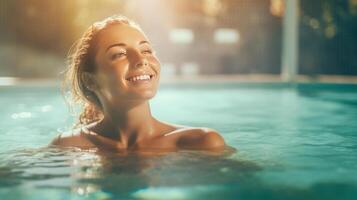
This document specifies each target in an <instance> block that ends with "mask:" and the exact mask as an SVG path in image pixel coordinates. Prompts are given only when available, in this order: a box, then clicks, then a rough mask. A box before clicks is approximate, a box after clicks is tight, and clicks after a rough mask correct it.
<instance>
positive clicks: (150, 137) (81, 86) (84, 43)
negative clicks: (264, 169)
mask: <svg viewBox="0 0 357 200" xmlns="http://www.w3.org/2000/svg"><path fill="white" fill-rule="evenodd" d="M70 59H71V60H70V65H69V69H68V71H67V82H66V83H67V86H69V87H70V92H71V95H72V97H73V100H74V101H75V102H77V103H78V102H79V103H81V104H82V105H83V112H82V114H81V115H80V117H79V123H78V124H77V125H78V126H80V127H81V128H80V129H78V130H75V131H73V132H71V133H62V134H60V135H59V136H58V137H57V138H55V139H54V140H53V141H52V143H51V144H53V145H58V146H66V147H79V148H92V147H96V148H99V149H112V150H118V151H140V150H148V149H155V150H179V149H197V150H218V149H224V147H225V142H224V140H223V138H222V137H221V136H220V135H219V133H217V132H216V131H215V130H213V129H209V128H194V127H185V126H180V125H174V124H169V123H165V122H162V121H159V120H157V119H155V118H154V117H153V116H152V115H151V112H150V107H149V103H148V101H149V99H151V98H153V97H154V96H155V94H156V91H157V88H158V84H159V77H160V63H159V60H158V59H157V57H156V55H155V53H154V51H153V49H152V46H151V43H150V42H149V40H148V39H147V37H146V36H145V34H144V33H143V31H142V30H141V28H140V27H139V26H138V25H137V24H136V23H134V22H133V21H131V20H129V19H128V18H126V17H124V16H113V17H110V18H107V19H104V20H103V21H100V22H97V23H94V24H93V25H92V26H91V27H90V28H89V29H88V30H87V31H86V32H85V33H84V35H83V36H82V38H81V39H80V41H79V43H78V44H77V46H76V49H75V52H74V53H73V54H72V56H71V57H70Z"/></svg>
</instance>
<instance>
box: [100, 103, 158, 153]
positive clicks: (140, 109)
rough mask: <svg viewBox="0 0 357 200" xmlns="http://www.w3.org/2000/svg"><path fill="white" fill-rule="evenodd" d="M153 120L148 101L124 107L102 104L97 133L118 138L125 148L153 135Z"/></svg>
mask: <svg viewBox="0 0 357 200" xmlns="http://www.w3.org/2000/svg"><path fill="white" fill-rule="evenodd" d="M154 122H155V119H154V118H153V117H152V115H151V111H150V106H149V103H148V101H144V102H140V103H135V104H131V106H125V107H123V106H121V107H117V106H104V118H103V120H102V121H101V122H99V124H98V126H97V127H98V130H97V133H98V134H100V135H102V136H105V137H108V138H111V139H114V140H118V142H119V143H120V144H121V145H122V146H123V147H124V148H125V147H129V146H132V145H133V144H135V143H137V142H138V141H140V140H142V139H144V138H149V137H152V136H154V135H153V134H154Z"/></svg>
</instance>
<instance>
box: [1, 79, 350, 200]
mask: <svg viewBox="0 0 357 200" xmlns="http://www.w3.org/2000/svg"><path fill="white" fill-rule="evenodd" d="M202 99H203V100H202ZM0 103H1V108H0V116H1V121H0V133H1V134H0V199H16V200H21V199H26V200H31V199H36V200H38V199H165V200H166V199H205V200H206V199H357V123H356V119H357V85H338V84H300V85H284V84H233V83H232V84H223V83H222V84H202V85H189V84H181V85H166V86H162V87H161V88H160V90H159V92H158V94H157V96H156V97H155V98H154V99H153V100H152V101H151V106H152V113H153V115H154V116H155V117H157V118H158V119H161V120H164V121H168V122H173V123H177V124H185V125H191V126H207V127H212V128H215V129H217V130H219V131H220V132H221V133H222V135H223V137H224V138H225V140H226V141H227V143H228V145H230V146H232V147H235V148H236V149H238V151H237V152H235V153H233V154H228V153H227V154H224V155H212V154H209V153H205V152H191V151H182V152H172V153H167V154H162V155H158V154H155V155H151V154H149V153H148V154H144V155H138V154H129V155H118V154H114V153H112V154H110V153H106V154H103V153H100V152H96V151H94V150H93V151H80V150H78V149H70V148H68V149H56V148H46V147H45V146H46V144H47V143H48V142H49V141H50V140H51V138H53V137H54V135H56V131H57V130H59V131H62V130H65V129H66V127H69V125H70V124H71V121H72V117H71V116H70V115H69V113H68V109H67V108H66V105H65V104H64V102H63V99H62V97H61V96H60V92H59V90H58V88H57V87H30V86H28V87H0Z"/></svg>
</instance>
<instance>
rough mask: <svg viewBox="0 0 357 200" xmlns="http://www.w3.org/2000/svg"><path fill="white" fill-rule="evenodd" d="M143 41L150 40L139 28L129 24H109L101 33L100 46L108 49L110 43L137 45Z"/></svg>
mask: <svg viewBox="0 0 357 200" xmlns="http://www.w3.org/2000/svg"><path fill="white" fill-rule="evenodd" d="M142 41H148V39H147V37H146V36H145V35H144V33H142V32H141V31H140V30H138V29H137V28H135V27H133V26H130V25H127V24H116V25H111V26H109V27H108V28H106V29H104V30H103V31H102V32H101V33H100V34H99V38H98V45H99V48H105V49H106V48H107V47H109V46H110V45H113V44H119V43H122V44H125V45H127V46H136V45H139V44H140V42H142Z"/></svg>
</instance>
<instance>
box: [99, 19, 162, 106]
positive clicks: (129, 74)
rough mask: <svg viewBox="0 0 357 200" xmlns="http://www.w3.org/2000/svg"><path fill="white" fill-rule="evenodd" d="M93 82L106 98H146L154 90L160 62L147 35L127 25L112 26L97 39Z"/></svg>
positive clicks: (151, 94) (151, 95)
mask: <svg viewBox="0 0 357 200" xmlns="http://www.w3.org/2000/svg"><path fill="white" fill-rule="evenodd" d="M95 60H96V73H95V82H96V84H97V85H98V89H97V91H96V92H97V93H99V95H102V96H104V97H105V98H106V99H107V100H110V101H112V100H120V101H123V100H145V99H150V98H152V97H153V96H154V95H155V94H156V91H157V87H158V82H159V77H160V63H159V60H158V59H157V57H156V55H155V52H154V50H153V49H152V46H151V44H150V42H149V40H148V39H147V38H146V36H145V35H144V34H143V33H142V32H141V31H139V30H138V29H136V28H134V27H132V26H129V25H126V24H117V25H111V26H109V27H108V28H106V29H105V30H103V31H102V32H101V33H100V34H99V37H98V40H97V49H96V57H95Z"/></svg>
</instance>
